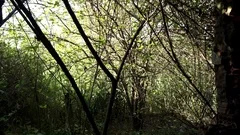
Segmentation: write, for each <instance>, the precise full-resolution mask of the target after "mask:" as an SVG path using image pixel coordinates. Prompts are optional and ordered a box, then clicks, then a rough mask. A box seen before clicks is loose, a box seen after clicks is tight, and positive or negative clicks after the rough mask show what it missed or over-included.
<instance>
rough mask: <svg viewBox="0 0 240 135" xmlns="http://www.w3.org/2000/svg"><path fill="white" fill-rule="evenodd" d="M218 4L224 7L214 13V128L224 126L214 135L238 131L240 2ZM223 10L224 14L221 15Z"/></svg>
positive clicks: (239, 117)
mask: <svg viewBox="0 0 240 135" xmlns="http://www.w3.org/2000/svg"><path fill="white" fill-rule="evenodd" d="M219 2H221V4H222V5H223V6H222V7H221V9H218V10H219V11H218V13H217V23H216V27H215V47H214V54H213V56H214V57H213V58H214V59H213V63H214V64H215V77H216V88H217V112H218V121H217V125H221V127H222V126H224V129H223V128H217V129H216V130H218V131H216V133H220V131H219V130H221V132H222V130H224V133H225V132H226V134H230V132H232V131H233V130H234V131H236V130H237V131H239V126H240V123H239V121H240V45H238V44H239V41H238V38H240V12H239V8H238V7H240V2H239V0H217V4H219ZM229 7H231V8H229ZM223 9H225V13H222V11H224V10H223ZM228 11H229V12H228ZM218 127H219V126H218Z"/></svg>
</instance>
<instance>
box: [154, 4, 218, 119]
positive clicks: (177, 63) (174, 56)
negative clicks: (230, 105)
mask: <svg viewBox="0 0 240 135" xmlns="http://www.w3.org/2000/svg"><path fill="white" fill-rule="evenodd" d="M159 2H160V7H161V12H162V18H163V24H164V28H165V31H166V34H167V38H168V43H169V45H170V49H171V53H172V56H173V58H174V62H175V63H176V65H177V67H178V68H179V70H180V71H181V72H182V74H183V76H185V78H186V79H187V80H188V81H189V83H190V84H191V85H192V86H193V88H194V89H195V90H196V92H197V93H198V94H199V96H200V97H201V98H202V99H203V101H204V102H205V104H206V105H207V106H208V107H209V108H210V110H211V111H212V113H213V114H214V115H217V113H216V112H215V110H214V109H213V108H212V106H211V104H210V103H209V101H208V100H207V99H206V98H205V97H204V95H203V94H202V92H201V91H200V90H199V89H198V88H197V86H196V85H195V84H194V83H193V82H192V80H191V78H190V77H189V75H188V74H187V73H186V72H185V70H184V69H183V67H182V65H181V63H180V62H179V60H178V58H177V56H176V54H175V52H174V49H173V43H172V40H171V37H170V35H169V31H168V26H167V22H166V19H165V13H164V8H163V5H162V2H161V0H159Z"/></svg>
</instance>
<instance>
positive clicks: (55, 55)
mask: <svg viewBox="0 0 240 135" xmlns="http://www.w3.org/2000/svg"><path fill="white" fill-rule="evenodd" d="M11 2H12V4H13V5H14V6H15V7H16V8H17V9H18V11H19V12H23V13H24V14H21V15H22V16H23V17H24V16H25V15H26V17H27V18H26V17H24V20H25V21H30V22H31V24H28V25H30V26H31V28H32V30H33V31H34V33H35V34H36V36H37V39H38V40H40V41H41V42H42V43H43V45H44V46H45V47H46V49H47V50H48V52H49V53H50V54H51V55H52V57H53V58H54V59H55V61H56V62H57V63H58V65H59V66H60V67H61V69H62V71H63V72H64V73H65V75H66V76H67V78H68V79H69V81H70V83H71V84H72V87H73V89H74V90H75V92H76V94H77V96H78V97H79V100H80V102H81V103H82V107H83V110H84V111H85V113H86V115H87V118H88V120H89V121H90V123H91V125H92V128H93V130H94V132H95V134H97V135H99V134H100V132H99V130H98V128H97V125H96V123H95V121H94V119H93V116H92V114H91V113H90V110H89V108H88V106H87V103H86V101H85V99H84V97H83V95H82V93H81V92H80V90H79V88H78V86H77V84H76V82H75V80H74V78H73V77H72V75H71V74H70V72H69V70H68V69H67V67H66V65H65V64H64V63H63V61H62V59H61V58H60V56H59V55H58V53H57V52H56V50H55V49H54V48H53V46H52V44H51V42H50V41H49V40H48V39H47V37H46V36H45V34H44V33H43V32H42V30H41V28H40V27H39V26H38V24H37V22H36V21H35V19H34V18H33V16H32V14H31V12H30V11H28V10H27V9H26V7H25V6H24V5H23V3H22V2H20V1H19V0H16V2H15V1H14V0H11Z"/></svg>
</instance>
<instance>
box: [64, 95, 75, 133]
mask: <svg viewBox="0 0 240 135" xmlns="http://www.w3.org/2000/svg"><path fill="white" fill-rule="evenodd" d="M65 105H66V123H65V124H66V129H67V130H69V131H70V132H71V134H72V135H73V134H74V130H73V110H72V103H71V97H70V94H69V93H66V94H65Z"/></svg>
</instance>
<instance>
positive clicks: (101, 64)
mask: <svg viewBox="0 0 240 135" xmlns="http://www.w3.org/2000/svg"><path fill="white" fill-rule="evenodd" d="M62 1H63V2H64V5H65V7H66V9H67V10H68V13H69V14H70V16H71V17H72V20H73V22H74V23H75V25H76V27H77V29H78V31H79V33H80V34H81V36H82V38H83V40H84V41H85V43H86V45H87V46H88V48H89V50H90V51H91V53H92V54H93V56H94V57H95V59H96V61H97V62H98V64H99V66H100V67H101V69H102V70H103V71H104V72H105V74H106V75H107V76H108V77H109V78H110V80H111V81H112V82H113V81H116V79H115V78H114V76H113V75H112V73H111V72H110V71H109V70H108V69H107V67H106V66H105V65H104V64H103V62H102V60H101V58H100V57H99V56H98V54H97V52H96V50H95V49H94V48H93V46H92V44H91V42H90V41H89V39H88V37H87V35H86V34H85V32H84V30H83V28H82V26H81V24H80V23H79V21H78V19H77V17H76V15H75V13H74V12H73V10H72V8H71V6H70V4H69V2H68V0H62Z"/></svg>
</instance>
